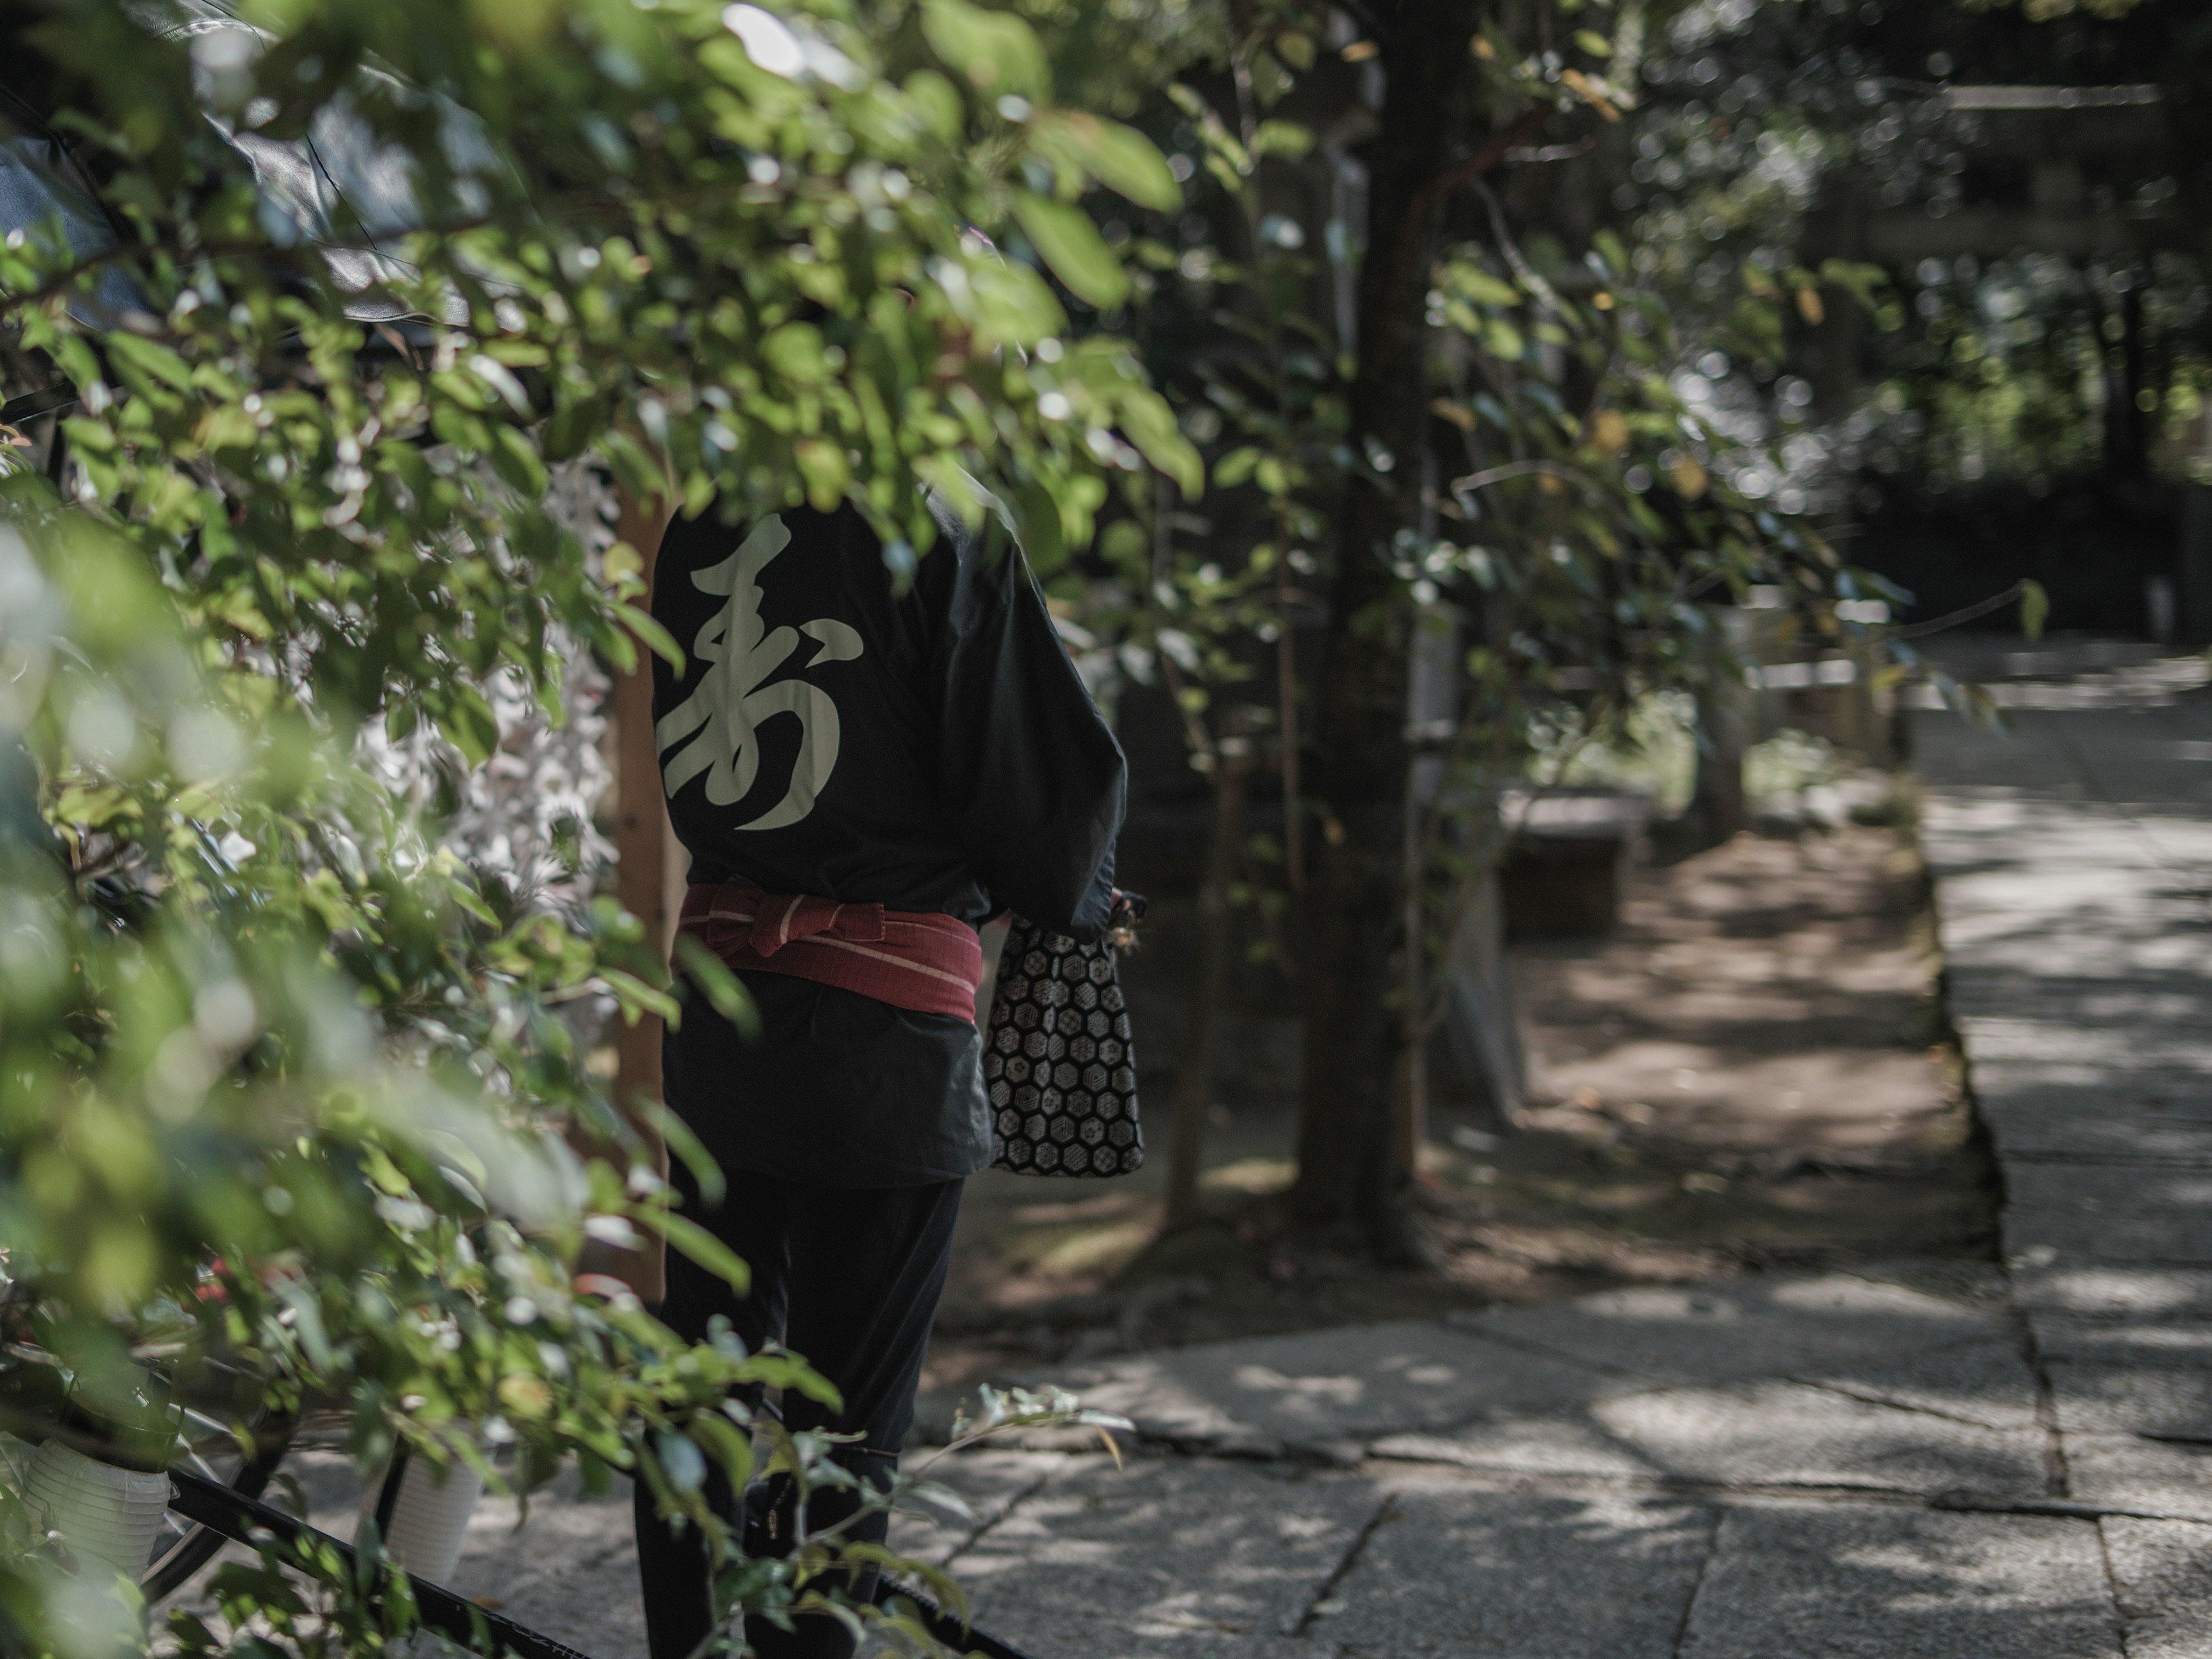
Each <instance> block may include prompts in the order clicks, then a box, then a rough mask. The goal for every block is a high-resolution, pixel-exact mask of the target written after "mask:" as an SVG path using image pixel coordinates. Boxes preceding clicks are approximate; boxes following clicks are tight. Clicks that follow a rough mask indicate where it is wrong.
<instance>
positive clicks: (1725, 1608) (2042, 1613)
mask: <svg viewBox="0 0 2212 1659" xmlns="http://www.w3.org/2000/svg"><path fill="white" fill-rule="evenodd" d="M1678 1654H1679V1659H2122V1649H2121V1645H2120V1632H2119V1629H2118V1620H2117V1619H2116V1618H2115V1616H2114V1610H2113V1607H2112V1600H2111V1597H2110V1595H2109V1594H2108V1593H2107V1590H2106V1582H2105V1571H2104V1564H2103V1559H2102V1552H2101V1550H2100V1546H2099V1540H2098V1536H2097V1528H2096V1527H2095V1525H2094V1524H2093V1523H2092V1522H2086V1521H2061V1520H2049V1519H2043V1518H2040V1517H2036V1518H2029V1517H2015V1516H1982V1515H1972V1516H1967V1515H1943V1514H1934V1513H1930V1512H1929V1511H1928V1510H1914V1509H1905V1508H1875V1507H1872V1506H1864V1507H1862V1506H1856V1505H1850V1504H1821V1505H1813V1504H1757V1505H1752V1504H1741V1505H1731V1506H1730V1507H1729V1510H1728V1511H1727V1515H1726V1518H1725V1519H1724V1520H1723V1522H1722V1523H1721V1528H1720V1535H1719V1537H1718V1539H1717V1541H1716V1543H1715V1547H1714V1552H1713V1560H1712V1565H1711V1567H1710V1568H1708V1569H1707V1571H1706V1573H1705V1582H1704V1583H1703V1584H1701V1585H1700V1586H1699V1591H1698V1599H1697V1602H1696V1605H1695V1606H1694V1607H1692V1611H1691V1614H1690V1620H1689V1628H1688V1629H1687V1631H1686V1632H1685V1633H1684V1639H1683V1641H1682V1644H1681V1646H1680V1649H1679V1650H1678Z"/></svg>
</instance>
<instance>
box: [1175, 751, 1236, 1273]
mask: <svg viewBox="0 0 2212 1659" xmlns="http://www.w3.org/2000/svg"><path fill="white" fill-rule="evenodd" d="M1240 712H1241V711H1240ZM1217 765H1218V768H1219V770H1218V774H1217V775H1216V776H1215V778H1214V780H1213V846H1212V851H1211V853H1210V854H1209V855H1208V861H1207V864H1206V885H1205V886H1204V887H1203V888H1202V889H1201V890H1200V893H1199V896H1198V925H1199V928H1200V937H1199V942H1198V982H1197V984H1196V985H1195V986H1194V987H1192V991H1191V997H1190V1004H1189V1024H1188V1025H1187V1026H1186V1027H1185V1028H1184V1031H1183V1040H1182V1054H1181V1055H1180V1056H1179V1058H1178V1060H1177V1061H1176V1103H1175V1134H1174V1139H1173V1141H1172V1143H1171V1144H1170V1146H1169V1148H1168V1214H1167V1226H1168V1231H1170V1232H1175V1231H1180V1230H1181V1229H1182V1228H1185V1227H1192V1226H1195V1225H1197V1224H1198V1223H1199V1221H1200V1219H1201V1216H1200V1211H1199V1202H1198V1170H1199V1164H1200V1160H1201V1158H1202V1156H1203V1154H1204V1152H1205V1150H1206V1114H1207V1113H1208V1112H1209V1111H1211V1110H1212V1106H1213V1072H1214V1065H1213V1052H1214V1046H1215V1039H1216V1037H1217V1036H1218V1034H1219V1031H1220V1027H1221V1000H1222V995H1223V992H1224V990H1225V987H1226V986H1227V983H1228V979H1229V951H1230V945H1231V934H1230V921H1231V917H1230V910H1229V890H1230V888H1231V886H1232V885H1233V884H1235V882H1236V880H1237V860H1238V854H1239V853H1240V851H1241V848H1242V846H1243V839H1244V796H1245V789H1246V786H1247V784H1248V782H1249V779H1250V776H1251V771H1252V752H1251V744H1250V741H1249V739H1248V738H1245V737H1244V736H1243V733H1242V732H1240V731H1237V730H1236V729H1234V728H1232V729H1231V732H1230V734H1229V735H1228V736H1227V737H1226V738H1224V739H1223V741H1222V742H1221V744H1219V745H1218V760H1217Z"/></svg>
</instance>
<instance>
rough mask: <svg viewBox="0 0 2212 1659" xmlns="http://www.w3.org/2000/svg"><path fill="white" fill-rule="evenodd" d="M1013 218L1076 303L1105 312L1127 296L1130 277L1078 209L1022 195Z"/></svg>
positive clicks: (1086, 217) (1096, 230) (1103, 239)
mask: <svg viewBox="0 0 2212 1659" xmlns="http://www.w3.org/2000/svg"><path fill="white" fill-rule="evenodd" d="M1014 217H1015V218H1016V219H1018V220H1019V221H1020V222H1021V227H1022V228H1023V229H1024V231H1026V232H1027V233H1028V234H1029V239H1030V241H1032V242H1034V243H1036V251H1037V252H1039V253H1041V254H1042V255H1043V256H1044V262H1045V263H1046V264H1048V265H1050V266H1051V267H1052V274H1053V275H1054V276H1057V277H1059V278H1060V281H1061V282H1063V283H1066V284H1067V287H1068V291H1069V292H1070V293H1072V294H1073V295H1075V296H1076V297H1077V298H1079V299H1082V300H1088V301H1090V302H1091V304H1092V305H1094V306H1097V307H1098V308H1099V309H1100V310H1101V311H1106V310H1110V309H1111V308H1112V307H1115V306H1117V305H1119V304H1121V301H1123V300H1124V299H1126V298H1127V296H1128V293H1129V277H1128V273H1127V272H1126V271H1124V270H1122V269H1121V261H1120V260H1118V259H1116V258H1115V257H1114V251H1113V250H1112V249H1111V248H1109V247H1108V246H1106V239H1105V238H1104V237H1103V236H1101V235H1100V234H1098V227H1097V226H1096V225H1094V224H1092V223H1091V216H1090V215H1088V214H1086V213H1085V212H1084V211H1083V210H1082V209H1080V208H1074V207H1070V206H1068V205H1067V204H1066V203H1064V202H1051V201H1047V200H1046V199H1045V198H1044V197H1042V196H1032V195H1030V193H1029V192H1028V191H1023V192H1022V193H1021V194H1020V195H1019V196H1018V197H1015V199H1014Z"/></svg>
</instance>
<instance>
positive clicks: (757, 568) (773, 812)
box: [653, 513, 860, 829]
mask: <svg viewBox="0 0 2212 1659" xmlns="http://www.w3.org/2000/svg"><path fill="white" fill-rule="evenodd" d="M790 543H791V532H790V531H789V530H787V529H786V528H785V527H784V522H783V518H782V515H781V514H780V513H770V514H769V516H768V517H766V518H764V519H763V520H760V522H759V523H758V524H757V525H755V526H753V529H752V533H751V534H750V535H748V536H747V537H746V538H745V539H744V542H743V543H742V544H739V546H738V550H737V551H736V552H734V553H732V555H731V556H729V557H728V558H726V559H724V560H723V561H722V562H720V564H715V565H709V566H708V567H707V568H704V569H702V570H696V571H694V572H693V573H692V575H691V581H692V585H693V586H696V587H697V588H698V589H699V590H700V591H701V592H704V593H726V594H727V595H729V600H730V602H729V604H727V605H725V606H724V607H723V608H722V609H721V610H720V611H717V612H716V613H715V614H714V616H713V617H710V618H709V619H708V621H707V623H705V624H704V625H703V626H702V627H701V629H699V636H698V638H697V639H696V640H695V641H692V645H691V656H692V659H693V661H695V662H703V663H705V664H707V665H708V667H707V671H706V672H705V673H704V674H703V675H702V676H701V677H700V680H699V684H697V685H696V686H695V687H693V688H692V690H691V695H690V696H688V697H686V698H684V701H683V702H680V703H678V705H677V706H676V707H675V708H671V709H670V710H669V711H668V713H667V714H664V715H663V716H661V718H660V720H659V721H658V722H657V723H656V724H655V725H654V726H653V744H654V746H655V748H656V749H657V750H659V755H660V761H661V781H662V782H663V784H664V785H665V787H666V788H667V791H668V794H669V796H670V798H671V799H674V797H675V794H676V792H677V791H678V790H679V789H681V788H682V787H684V785H685V784H687V783H689V782H690V781H691V780H692V779H693V778H696V777H697V776H698V775H700V774H701V773H702V772H703V773H705V774H706V775H707V799H708V801H709V802H711V803H712V804H713V805H716V806H735V805H737V804H738V802H740V801H742V800H744V799H745V797H746V796H747V795H748V794H750V793H751V792H752V787H753V782H754V780H755V779H756V777H757V775H758V774H759V771H760V755H761V750H760V737H759V732H760V728H761V726H763V724H764V723H765V722H766V721H768V720H772V719H773V718H775V716H776V715H778V714H789V715H791V716H792V717H793V719H795V720H798V722H799V732H800V737H799V759H798V761H797V763H795V764H794V765H793V768H792V770H791V784H790V787H788V788H787V789H786V790H785V791H784V793H783V798H782V799H781V800H779V801H778V802H777V803H776V804H775V805H774V806H772V807H770V808H769V810H768V811H765V812H763V813H762V814H761V815H760V816H759V817H756V818H751V819H749V820H747V821H746V822H745V823H739V824H736V825H733V826H732V827H733V828H735V829H782V828H784V827H785V826H786V825H787V824H793V823H799V821H800V820H801V819H802V818H804V817H805V816H806V815H807V814H808V813H809V812H811V811H813V810H814V800H815V797H816V796H817V795H819V794H820V793H822V790H823V787H824V786H825V785H826V784H828V782H829V775H830V773H831V772H832V771H833V770H835V769H836V765H837V739H838V726H837V705H836V703H835V702H832V701H831V700H830V697H829V693H828V692H826V691H824V690H823V689H822V688H821V687H820V686H818V685H815V684H811V683H810V682H808V681H806V680H804V679H796V678H793V679H782V680H778V681H776V682H775V684H773V685H764V684H762V682H763V681H764V680H766V679H767V678H768V677H769V675H771V674H773V673H775V671H777V670H778V669H780V668H781V667H782V666H783V665H784V661H785V659H787V658H788V657H789V656H790V655H791V653H793V651H794V650H796V649H797V648H798V647H799V635H801V634H804V635H806V636H807V637H808V638H810V639H811V640H813V641H815V642H816V650H815V653H814V654H813V655H812V656H811V657H810V658H808V659H806V660H805V662H803V663H801V664H800V665H799V668H800V671H802V672H804V671H805V670H807V669H811V668H813V667H815V666H817V665H819V664H822V663H825V662H848V661H850V660H851V659H854V658H855V657H857V656H859V655H860V631H859V630H858V629H855V628H853V627H852V626H850V625H849V624H848V623H842V622H839V621H837V620H836V618H834V617H822V618H820V619H818V620H817V621H814V622H810V623H800V624H799V627H798V628H796V629H791V628H778V629H775V630H773V631H772V632H771V631H769V629H768V628H767V624H766V623H763V621H762V619H761V590H760V584H759V581H758V580H757V579H758V577H759V575H760V573H761V572H762V570H763V569H764V568H766V567H767V565H768V563H769V561H770V560H771V559H773V558H775V556H776V555H777V554H779V553H781V552H782V551H783V550H784V549H785V548H786V547H787V546H789V545H790Z"/></svg>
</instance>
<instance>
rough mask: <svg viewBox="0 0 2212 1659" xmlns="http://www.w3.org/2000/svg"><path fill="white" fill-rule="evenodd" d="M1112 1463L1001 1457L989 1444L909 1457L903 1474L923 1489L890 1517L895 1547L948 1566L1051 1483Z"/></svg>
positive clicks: (1043, 1455) (1040, 1455) (1093, 1456)
mask: <svg viewBox="0 0 2212 1659" xmlns="http://www.w3.org/2000/svg"><path fill="white" fill-rule="evenodd" d="M1111 1461H1112V1460H1111V1459H1110V1458H1109V1457H1108V1456H1107V1455H1106V1454H1105V1453H1104V1452H1091V1453H1088V1454H1077V1455H1069V1454H1067V1453H1064V1452H1033V1451H1002V1450H998V1449H993V1448H992V1447H990V1446H988V1445H983V1446H970V1447H968V1448H965V1449H963V1450H960V1451H957V1452H945V1453H942V1454H936V1453H932V1452H930V1451H929V1450H927V1449H920V1450H917V1451H912V1452H909V1453H908V1454H907V1456H906V1458H905V1460H904V1462H903V1464H902V1468H901V1473H902V1474H906V1475H907V1476H908V1477H909V1478H911V1479H913V1480H917V1481H920V1482H922V1483H924V1484H923V1486H921V1487H920V1488H918V1489H917V1490H916V1491H915V1492H914V1493H913V1494H911V1495H910V1496H909V1497H908V1499H907V1500H906V1502H905V1503H904V1504H902V1506H901V1507H900V1509H899V1510H898V1511H897V1513H896V1514H895V1515H894V1516H892V1517H891V1535H890V1544H891V1547H892V1548H893V1549H895V1550H896V1551H898V1552H899V1553H900V1554H902V1555H909V1556H912V1557H913V1558H914V1559H915V1560H917V1561H927V1562H928V1563H929V1564H930V1565H932V1566H936V1567H942V1566H945V1565H947V1564H948V1563H950V1562H951V1561H952V1560H954V1559H956V1558H957V1557H958V1556H959V1554H960V1553H962V1552H963V1550H965V1549H966V1548H967V1547H969V1544H970V1543H972V1542H973V1541H975V1537H976V1535H977V1534H979V1533H982V1532H986V1531H987V1530H988V1529H989V1528H993V1527H995V1526H997V1525H998V1524H999V1522H1001V1521H1003V1520H1005V1519H1006V1516H1007V1515H1008V1513H1009V1512H1010V1511H1012V1509H1013V1507H1014V1505H1015V1504H1018V1503H1020V1502H1021V1501H1022V1500H1023V1499H1024V1498H1028V1497H1029V1496H1030V1495H1031V1494H1032V1493H1034V1492H1037V1491H1039V1490H1041V1489H1042V1487H1043V1486H1044V1484H1045V1483H1046V1482H1047V1481H1048V1480H1054V1479H1057V1478H1060V1477H1062V1476H1065V1475H1067V1474H1073V1473H1076V1472H1078V1471H1080V1470H1083V1469H1087V1468H1090V1467H1091V1466H1092V1465H1093V1464H1097V1463H1107V1462H1111ZM939 1488H942V1489H944V1490H946V1491H949V1492H951V1493H952V1494H953V1495H954V1497H955V1498H957V1499H958V1500H959V1502H960V1503H962V1504H965V1505H966V1506H967V1510H968V1512H967V1513H966V1514H965V1515H963V1514H961V1513H960V1512H959V1510H957V1508H955V1507H954V1506H952V1505H951V1504H945V1503H944V1502H943V1501H942V1500H941V1499H940V1498H939V1497H938V1496H937V1495H936V1493H937V1489H939Z"/></svg>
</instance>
